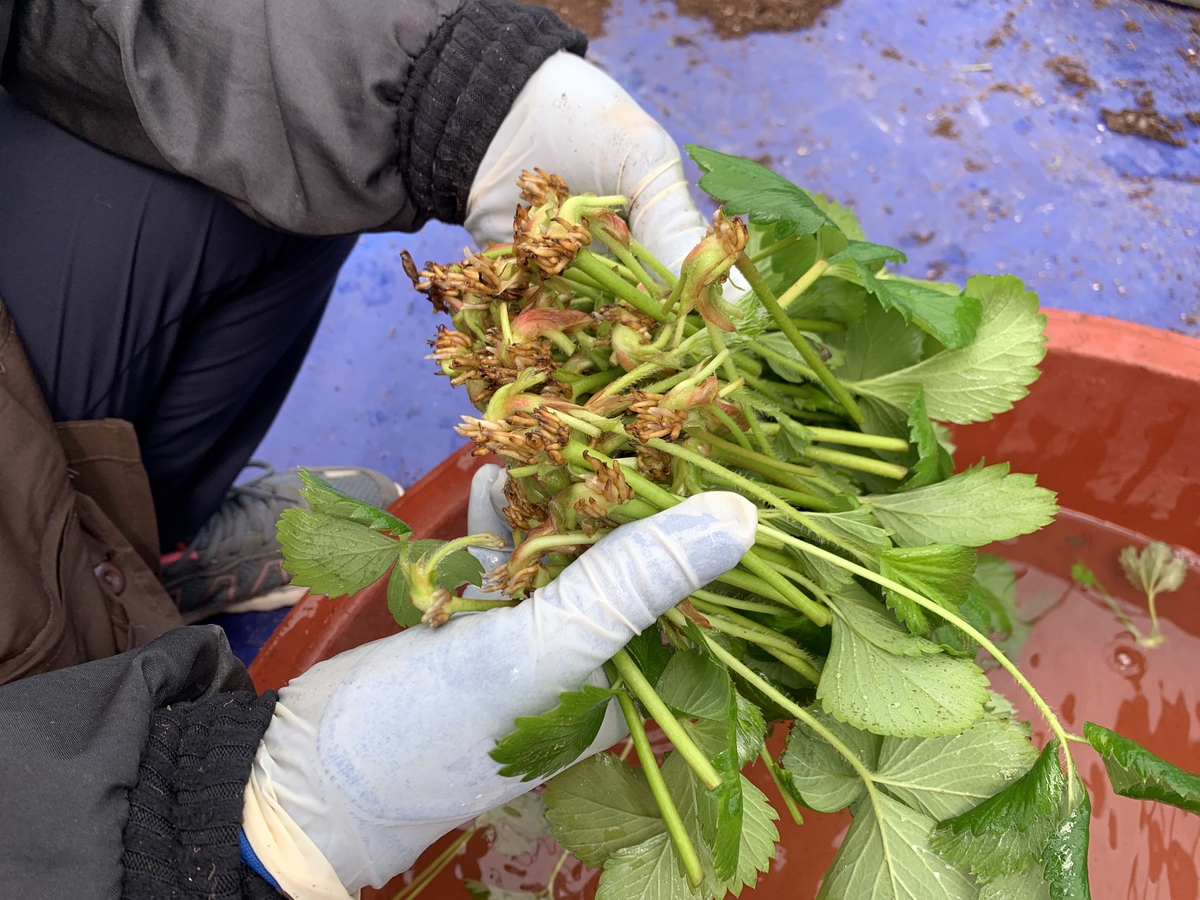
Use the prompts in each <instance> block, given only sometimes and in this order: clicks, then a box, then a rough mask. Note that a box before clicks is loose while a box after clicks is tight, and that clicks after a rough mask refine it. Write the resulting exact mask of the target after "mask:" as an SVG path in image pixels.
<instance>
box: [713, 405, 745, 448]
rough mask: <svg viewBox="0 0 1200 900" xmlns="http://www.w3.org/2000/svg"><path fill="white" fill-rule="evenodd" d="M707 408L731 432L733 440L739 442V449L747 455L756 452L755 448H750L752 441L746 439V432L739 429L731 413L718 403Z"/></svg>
mask: <svg viewBox="0 0 1200 900" xmlns="http://www.w3.org/2000/svg"><path fill="white" fill-rule="evenodd" d="M707 408H708V409H709V410H711V412H712V414H713V415H714V416H716V417H717V421H718V422H720V423H721V424H722V425H724V426H725V427H726V428H727V429H728V430H729V433H730V434H732V435H733V439H734V440H735V441H737V443H738V446H739V447H741V448H742V449H743V450H745V451H746V452H747V453H753V452H754V448H753V447H751V446H750V439H749V438H748V437H746V432H744V431H742V429H740V428H738V426H737V422H735V421H733V417H732V416H731V415H729V413H727V412H725V410H723V409H721V407H720V406H718V405H717V404H716V403H713V404H711V405H710V406H709V407H707Z"/></svg>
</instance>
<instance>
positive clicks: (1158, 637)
mask: <svg viewBox="0 0 1200 900" xmlns="http://www.w3.org/2000/svg"><path fill="white" fill-rule="evenodd" d="M1157 593H1158V592H1157V591H1147V592H1146V601H1147V605H1148V606H1149V609H1150V635H1149V636H1148V637H1144V638H1138V643H1139V644H1141V645H1142V646H1143V647H1157V646H1158V645H1159V644H1161V643H1162V642H1163V636H1162V632H1161V631H1160V630H1159V627H1158V610H1157V609H1156V608H1155V606H1154V601H1155V599H1157V598H1156V594H1157Z"/></svg>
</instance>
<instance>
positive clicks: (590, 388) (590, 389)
mask: <svg viewBox="0 0 1200 900" xmlns="http://www.w3.org/2000/svg"><path fill="white" fill-rule="evenodd" d="M622 374H624V370H622V369H621V368H620V367H619V366H613V367H612V368H611V369H605V370H604V371H603V372H596V373H595V374H593V375H585V376H583V378H580V379H579V380H578V381H575V382H571V399H572V400H578V399H579V398H580V397H582V396H583V395H584V394H591V393H594V392H595V391H596V390H598V389H599V388H602V387H604V386H605V385H607V384H612V382H614V381H616V380H617V379H618V378H620V377H621V375H622Z"/></svg>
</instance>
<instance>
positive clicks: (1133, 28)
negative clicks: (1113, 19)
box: [1125, 19, 1142, 34]
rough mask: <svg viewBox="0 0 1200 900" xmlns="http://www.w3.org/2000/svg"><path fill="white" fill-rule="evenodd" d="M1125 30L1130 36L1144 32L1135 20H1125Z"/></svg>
mask: <svg viewBox="0 0 1200 900" xmlns="http://www.w3.org/2000/svg"><path fill="white" fill-rule="evenodd" d="M1125 30H1126V31H1128V32H1129V33H1130V34H1137V33H1138V32H1139V31H1141V30H1142V26H1141V25H1139V24H1138V23H1137V22H1135V21H1133V19H1126V20H1125Z"/></svg>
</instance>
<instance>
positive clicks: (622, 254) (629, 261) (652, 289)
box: [608, 246, 662, 305]
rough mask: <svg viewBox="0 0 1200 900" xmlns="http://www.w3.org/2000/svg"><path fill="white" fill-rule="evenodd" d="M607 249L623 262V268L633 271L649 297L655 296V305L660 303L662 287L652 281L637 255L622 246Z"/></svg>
mask: <svg viewBox="0 0 1200 900" xmlns="http://www.w3.org/2000/svg"><path fill="white" fill-rule="evenodd" d="M608 249H610V250H612V252H613V253H615V254H616V257H617V259H619V260H620V261H621V262H622V263H624V265H625V268H627V269H628V270H629V271H630V272H632V273H633V275H634V277H635V278H636V279H637V281H638V284H640V285H641V286H642V287H644V288H645V289H646V293H647V294H648V295H649V296H650V297H651V298H656V299H657V300H658V303H656V304H655V305H660V304H661V302H662V289H661V288H660V287H659V286H658V285H657V284H655V283H654V279H653V278H651V277H650V273H649V272H647V271H646V270H645V269H644V268H642V264H641V263H640V262H638V260H637V257H635V256H634V255H633V254H632V253H630V252H629V251H628V250H626V249H625V248H624V247H620V246H613V247H609V248H608Z"/></svg>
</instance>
